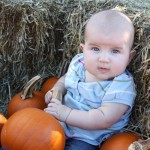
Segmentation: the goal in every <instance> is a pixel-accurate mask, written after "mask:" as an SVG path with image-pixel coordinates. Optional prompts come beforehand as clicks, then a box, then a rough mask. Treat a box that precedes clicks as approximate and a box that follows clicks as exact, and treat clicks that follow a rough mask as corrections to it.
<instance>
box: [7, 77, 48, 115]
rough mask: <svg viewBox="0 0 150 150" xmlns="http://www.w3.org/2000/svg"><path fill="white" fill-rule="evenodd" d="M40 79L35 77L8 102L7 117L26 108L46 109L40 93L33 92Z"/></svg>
mask: <svg viewBox="0 0 150 150" xmlns="http://www.w3.org/2000/svg"><path fill="white" fill-rule="evenodd" d="M40 79H41V77H40V76H39V75H38V76H35V77H33V78H32V79H31V80H30V81H28V82H27V84H26V85H25V86H24V88H23V90H22V91H21V92H20V93H18V94H16V95H15V96H14V97H12V99H11V100H10V102H9V104H8V108H7V115H8V117H10V116H11V115H12V114H13V113H15V112H16V111H18V110H21V109H23V108H27V107H35V108H39V109H42V110H43V109H44V108H46V106H47V105H46V103H45V95H44V93H42V92H41V91H38V90H35V86H36V85H37V83H38V82H39V81H40Z"/></svg>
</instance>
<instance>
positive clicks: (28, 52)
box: [0, 0, 61, 113]
mask: <svg viewBox="0 0 150 150" xmlns="http://www.w3.org/2000/svg"><path fill="white" fill-rule="evenodd" d="M59 13H60V11H59V7H58V6H56V4H55V3H54V2H51V1H49V3H47V2H44V1H38V2H32V1H20V0H19V1H11V0H7V1H6V0H3V1H1V2H0V14H1V15H0V70H1V74H0V78H1V81H0V86H1V88H0V106H1V107H0V108H1V112H3V113H5V111H6V108H7V107H6V106H7V104H8V102H9V100H10V99H11V97H12V96H13V95H14V94H15V93H16V92H19V91H20V90H21V87H22V86H23V85H24V84H25V83H26V82H27V81H28V80H29V79H31V78H32V77H33V76H35V75H37V74H41V75H43V76H50V75H56V73H57V72H56V71H57V70H56V69H57V62H56V59H58V58H59V57H60V56H59V55H58V54H57V55H56V53H58V52H57V49H56V46H55V45H56V43H57V40H59V39H58V38H57V39H56V37H55V33H56V32H57V30H56V28H57V27H56V26H58V24H61V22H60V21H59V17H58V15H59ZM60 26H61V25H60ZM60 55H61V54H60Z"/></svg>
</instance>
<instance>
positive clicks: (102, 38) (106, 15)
mask: <svg viewBox="0 0 150 150" xmlns="http://www.w3.org/2000/svg"><path fill="white" fill-rule="evenodd" d="M133 41H134V26H133V24H132V22H131V20H130V19H129V18H128V17H127V16H126V15H125V14H123V13H121V12H119V11H116V10H105V11H101V12H98V13H96V14H94V15H93V16H92V17H91V18H90V19H89V20H88V22H87V24H86V26H85V32H84V44H83V43H81V44H80V48H81V49H82V52H83V53H81V54H77V55H76V56H75V57H74V58H73V59H72V61H71V63H70V66H69V69H68V71H67V73H66V74H65V75H64V76H62V77H61V78H60V79H59V80H58V82H57V83H56V84H55V85H54V87H53V89H58V90H59V92H60V93H62V94H63V95H64V97H63V102H62V103H61V102H60V101H59V99H56V98H52V92H51V90H50V91H48V92H47V93H46V95H45V102H46V103H47V104H48V107H47V108H46V109H45V112H47V113H49V114H51V115H53V116H54V117H55V118H57V119H58V120H59V121H60V123H61V125H62V126H63V128H64V131H65V134H66V146H65V150H97V149H99V145H100V144H101V142H102V141H104V140H105V139H107V138H108V137H110V136H112V135H113V134H116V133H118V132H121V131H122V130H123V128H124V127H125V126H126V125H127V124H128V121H129V116H130V114H131V110H132V107H133V103H134V99H135V96H136V91H135V85H134V81H133V77H132V75H131V74H130V73H129V71H128V70H127V69H126V67H127V66H128V64H129V62H130V61H131V59H132V58H133V56H134V54H135V52H134V51H132V50H131V49H132V45H133Z"/></svg>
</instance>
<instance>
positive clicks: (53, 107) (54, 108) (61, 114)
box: [44, 98, 72, 122]
mask: <svg viewBox="0 0 150 150" xmlns="http://www.w3.org/2000/svg"><path fill="white" fill-rule="evenodd" d="M44 111H45V112H47V113H49V114H51V115H53V116H54V117H55V118H56V119H58V120H60V121H63V122H66V120H67V118H68V116H69V114H70V112H71V111H72V109H71V108H69V107H67V106H65V105H62V104H61V101H60V100H58V99H55V98H52V100H51V102H50V103H49V104H48V107H47V108H45V109H44Z"/></svg>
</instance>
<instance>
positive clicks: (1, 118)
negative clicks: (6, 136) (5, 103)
mask: <svg viewBox="0 0 150 150" xmlns="http://www.w3.org/2000/svg"><path fill="white" fill-rule="evenodd" d="M6 121H7V119H6V117H5V116H4V115H3V114H2V113H0V135H1V130H2V128H3V126H4V124H5V123H6ZM0 146H1V138H0Z"/></svg>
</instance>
